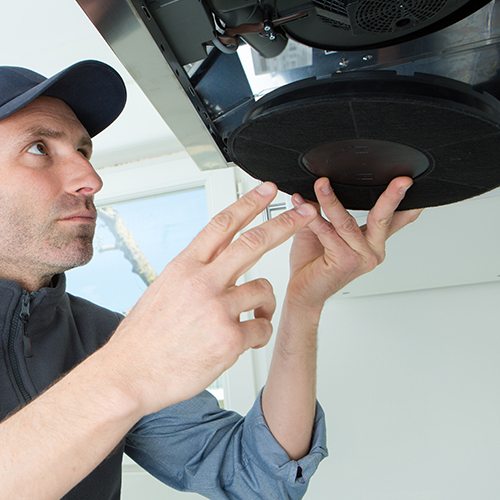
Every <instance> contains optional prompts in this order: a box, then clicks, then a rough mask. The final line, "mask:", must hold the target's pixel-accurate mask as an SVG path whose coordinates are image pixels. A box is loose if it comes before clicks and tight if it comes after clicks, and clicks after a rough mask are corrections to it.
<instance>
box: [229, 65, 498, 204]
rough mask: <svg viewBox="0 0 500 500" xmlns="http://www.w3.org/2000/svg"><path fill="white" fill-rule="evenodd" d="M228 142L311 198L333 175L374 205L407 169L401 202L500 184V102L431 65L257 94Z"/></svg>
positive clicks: (240, 156) (351, 199) (258, 170)
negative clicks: (429, 69)
mask: <svg viewBox="0 0 500 500" xmlns="http://www.w3.org/2000/svg"><path fill="white" fill-rule="evenodd" d="M228 148H229V152H230V155H231V157H232V159H233V161H234V162H235V163H236V164H237V165H239V166H240V167H241V168H243V169H244V170H245V171H247V172H248V173H249V174H250V175H252V176H253V177H255V178H257V179H260V180H262V181H266V180H269V181H273V182H275V183H276V184H277V185H278V187H279V189H281V190H282V191H284V192H286V193H289V194H293V193H295V192H298V193H300V194H301V195H302V196H303V197H304V198H306V199H309V200H315V199H316V197H315V194H314V190H313V184H314V181H315V180H316V179H317V178H319V177H322V176H326V177H329V179H330V181H331V183H332V186H333V188H334V190H335V192H336V194H337V196H338V197H339V199H340V200H341V202H342V203H343V204H344V206H345V207H346V208H349V209H353V210H369V209H371V208H372V207H373V205H374V204H375V202H376V200H377V199H378V197H379V196H380V194H381V193H382V192H383V191H384V189H385V188H386V186H387V184H388V183H389V182H390V181H391V179H393V178H394V177H397V176H400V175H407V176H410V177H412V178H413V179H414V185H413V187H412V188H411V189H410V190H409V191H408V193H407V195H406V197H405V199H404V200H403V202H402V203H401V205H400V207H399V210H406V209H411V208H423V207H431V206H438V205H445V204H448V203H454V202H456V201H460V200H464V199H466V198H471V197H473V196H477V195H479V194H482V193H484V192H486V191H489V190H491V189H494V188H496V187H498V186H500V166H499V165H498V164H499V160H498V157H499V153H500V102H499V101H497V100H496V99H495V98H494V97H492V96H490V95H489V94H480V93H479V92H476V91H474V90H473V89H472V87H470V86H469V85H467V84H465V83H461V82H458V81H456V80H450V79H447V78H442V77H437V76H433V75H427V74H418V73H416V74H415V75H414V76H399V75H397V74H396V73H394V72H392V71H372V72H354V73H347V74H345V73H344V74H340V75H334V76H333V77H331V78H329V79H324V80H315V79H309V80H302V81H301V82H297V83H293V84H290V85H286V86H284V87H281V88H280V89H278V90H275V91H274V92H271V93H270V94H267V95H266V96H265V97H263V98H262V99H260V100H259V101H257V102H256V103H255V105H254V107H253V108H252V109H251V110H250V111H249V113H248V114H247V116H246V117H245V119H244V121H243V124H242V125H240V126H239V127H238V128H237V129H236V130H234V131H233V132H232V134H231V135H230V136H229V140H228Z"/></svg>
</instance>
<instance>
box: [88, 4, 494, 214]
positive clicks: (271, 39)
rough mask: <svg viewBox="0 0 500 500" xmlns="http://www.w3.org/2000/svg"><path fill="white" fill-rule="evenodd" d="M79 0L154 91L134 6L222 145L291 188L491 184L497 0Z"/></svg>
mask: <svg viewBox="0 0 500 500" xmlns="http://www.w3.org/2000/svg"><path fill="white" fill-rule="evenodd" d="M78 1H79V3H80V5H81V6H82V7H83V8H84V10H85V11H86V12H87V14H88V15H89V17H90V18H91V19H92V20H93V22H94V24H96V26H97V28H98V29H99V30H100V31H101V33H102V34H103V35H104V37H105V38H106V39H107V40H108V42H109V43H110V45H111V46H112V47H113V48H114V49H115V51H116V52H117V54H118V56H119V57H120V59H121V60H122V62H123V63H124V65H125V66H126V67H127V68H128V69H129V70H131V72H132V73H133V74H134V75H135V76H136V80H137V81H138V83H139V85H141V86H142V87H143V88H144V89H145V92H146V94H148V89H150V87H149V85H148V83H149V82H148V65H147V59H148V53H147V52H141V50H138V49H134V50H133V51H131V50H130V49H125V48H124V47H125V44H124V43H123V41H124V40H128V39H129V38H130V40H132V38H133V37H137V40H139V39H140V38H139V37H138V28H137V25H138V21H140V26H141V28H142V30H143V32H147V33H148V34H149V36H150V38H151V37H152V38H153V39H154V41H155V42H156V46H157V47H159V49H160V50H161V53H162V55H163V57H164V58H165V59H166V60H167V62H168V63H169V65H170V67H171V68H172V70H173V72H174V74H175V75H176V78H177V79H178V81H179V82H180V84H181V85H182V87H183V88H184V90H185V95H186V96H188V98H189V99H190V101H191V103H192V105H193V108H194V109H196V111H197V113H198V115H199V117H200V118H201V119H202V120H203V122H204V123H205V125H206V127H207V129H208V130H209V132H210V136H211V137H212V138H213V140H214V141H215V143H216V144H217V146H218V148H219V150H220V151H221V152H222V154H223V156H224V157H225V159H226V160H227V161H232V162H234V163H235V164H237V165H239V166H240V167H242V168H243V169H244V170H246V171H247V172H249V173H250V174H251V175H252V176H254V177H256V178H257V179H260V180H272V181H274V182H276V183H277V185H278V186H279V188H280V189H281V190H283V191H285V192H288V193H293V192H299V193H301V194H302V195H303V196H304V197H306V198H308V199H314V192H313V189H312V186H313V183H314V180H315V179H317V178H318V177H319V176H328V177H329V178H330V179H331V181H332V184H333V187H334V189H335V191H336V193H337V195H338V196H339V198H340V199H341V201H342V202H343V203H344V205H345V206H346V207H347V208H351V209H363V210H364V209H369V208H371V207H372V206H373V204H374V202H375V200H376V199H377V197H378V196H379V194H380V193H381V192H382V191H383V190H384V188H385V187H386V186H387V184H388V182H389V181H390V180H391V179H392V178H393V177H395V176H397V175H409V176H411V177H413V179H414V187H413V188H412V189H411V190H410V192H409V193H408V195H407V197H406V198H405V200H404V202H403V204H402V205H401V207H400V208H401V209H409V208H415V207H425V206H436V205H442V204H447V203H452V202H455V201H459V200H462V199H466V198H469V197H472V196H476V195H478V194H481V193H484V192H486V191H489V190H491V189H493V188H495V187H497V186H499V185H500V168H498V167H497V157H498V152H499V151H500V147H499V144H500V102H499V101H498V100H497V98H498V97H500V28H499V25H500V23H499V22H498V21H499V19H498V18H499V9H498V7H497V5H500V2H499V0H496V1H493V2H488V1H485V0H474V1H465V0H385V1H384V0H312V1H309V2H308V1H307V0H273V1H271V0H144V1H143V0H111V1H110V2H109V3H107V5H105V6H103V5H98V3H96V2H94V1H92V0H78ZM131 26H134V28H133V29H132V28H131ZM143 34H144V33H141V36H142V35H143ZM140 40H142V38H141V39H140ZM143 46H144V47H146V44H143ZM127 47H131V45H130V44H127ZM147 47H151V45H150V44H149V45H147ZM238 47H239V48H238ZM249 47H251V48H252V50H251V51H250V52H252V55H251V57H250V63H249V62H248V58H247V59H245V57H244V51H248V50H250V49H249ZM144 50H146V49H144ZM147 50H151V48H148V49H147ZM299 52H300V53H304V54H306V55H305V56H304V57H303V58H302V60H301V62H299V63H298V64H292V65H290V64H288V63H289V62H290V60H291V59H294V58H295V59H297V58H296V55H297V53H299ZM287 54H288V55H287ZM290 54H292V55H291V56H290ZM287 57H288V59H286V58H287ZM295 59H294V60H295ZM252 61H253V63H252ZM249 64H250V66H252V64H253V67H249ZM139 66H140V68H141V69H140V71H135V73H134V70H136V69H137V68H138V67H139ZM257 67H258V68H257ZM155 70H156V68H153V67H151V75H152V76H151V79H152V80H153V79H154V81H155V82H156V81H157V73H156V72H155ZM156 91H157V86H156V88H155V89H154V92H156ZM485 91H487V92H488V93H485ZM167 97H168V96H167ZM167 97H166V98H167ZM152 102H153V103H154V99H153V98H152ZM158 109H159V111H160V113H161V114H162V116H163V117H164V119H165V120H166V121H167V123H169V125H171V124H173V123H175V120H176V117H171V116H168V114H167V113H164V112H162V111H161V110H160V108H159V107H158ZM171 128H173V129H174V128H175V127H173V126H172V125H171ZM181 141H182V138H181ZM188 150H189V148H188Z"/></svg>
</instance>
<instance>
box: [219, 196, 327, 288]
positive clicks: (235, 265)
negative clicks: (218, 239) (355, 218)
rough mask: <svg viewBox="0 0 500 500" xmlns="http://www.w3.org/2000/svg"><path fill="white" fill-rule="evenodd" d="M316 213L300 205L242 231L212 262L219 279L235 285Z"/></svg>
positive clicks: (305, 205)
mask: <svg viewBox="0 0 500 500" xmlns="http://www.w3.org/2000/svg"><path fill="white" fill-rule="evenodd" d="M317 216H318V212H317V211H316V209H315V208H314V207H313V206H312V205H310V204H303V205H300V206H298V207H296V208H294V209H292V210H288V211H286V212H283V213H282V214H280V215H278V217H274V218H273V219H271V220H269V221H267V222H265V223H264V224H261V225H260V226H257V227H255V228H252V229H250V230H248V231H246V232H244V233H243V234H242V235H241V236H240V237H239V238H238V239H237V240H236V241H234V242H233V243H232V244H231V245H230V246H229V247H228V248H226V250H224V252H223V253H222V254H221V255H220V256H219V257H218V259H217V262H216V263H214V265H216V266H217V272H218V275H219V277H220V279H221V280H222V281H223V282H224V283H227V284H234V283H235V282H236V280H237V279H238V278H239V277H240V276H241V275H242V274H244V273H245V272H246V271H248V270H249V269H250V268H251V267H252V266H253V265H254V264H255V263H256V262H258V261H259V259H260V258H261V257H262V256H263V255H264V254H265V253H266V252H268V251H269V250H272V249H273V248H275V247H277V246H278V245H281V244H282V243H283V242H285V241H286V240H287V239H288V238H290V237H291V236H293V235H294V234H295V233H297V232H298V231H300V230H301V229H302V228H303V227H305V226H307V225H308V224H309V223H310V222H311V221H312V220H313V219H314V218H315V217H317Z"/></svg>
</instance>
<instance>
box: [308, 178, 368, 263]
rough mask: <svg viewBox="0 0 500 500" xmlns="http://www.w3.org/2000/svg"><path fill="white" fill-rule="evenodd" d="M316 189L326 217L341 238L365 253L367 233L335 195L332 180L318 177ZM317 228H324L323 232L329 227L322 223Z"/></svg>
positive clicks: (353, 247)
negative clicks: (365, 233) (364, 232)
mask: <svg viewBox="0 0 500 500" xmlns="http://www.w3.org/2000/svg"><path fill="white" fill-rule="evenodd" d="M314 191H315V193H316V197H317V198H318V201H319V203H320V205H321V208H322V209H323V212H324V214H325V216H326V218H327V219H328V220H329V221H330V222H331V224H332V226H333V227H334V228H335V232H336V233H337V234H338V236H339V237H340V239H341V240H343V241H344V242H346V243H347V244H348V245H349V246H350V247H351V248H352V249H353V250H355V251H356V252H358V253H361V254H363V253H365V252H366V250H367V242H366V238H365V235H364V234H363V232H362V231H361V229H360V228H359V226H358V223H357V222H356V219H355V218H354V217H353V216H352V215H351V214H350V213H349V212H348V211H347V210H346V209H345V208H344V207H343V206H342V203H340V201H339V199H338V198H337V197H336V196H335V193H334V192H333V190H332V188H331V186H330V181H329V180H328V179H327V178H326V177H322V178H321V179H318V180H317V181H316V182H315V184H314ZM315 224H316V225H318V224H319V223H318V221H315ZM311 229H312V227H311ZM317 229H318V230H321V229H323V231H322V232H324V231H325V230H326V229H327V228H326V226H325V225H324V224H322V225H321V226H319V225H318V228H317ZM330 232H331V231H330Z"/></svg>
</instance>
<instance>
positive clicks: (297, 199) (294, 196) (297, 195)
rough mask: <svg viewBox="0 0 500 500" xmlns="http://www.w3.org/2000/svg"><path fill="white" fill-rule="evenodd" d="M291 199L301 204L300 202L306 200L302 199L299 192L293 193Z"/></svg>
mask: <svg viewBox="0 0 500 500" xmlns="http://www.w3.org/2000/svg"><path fill="white" fill-rule="evenodd" d="M293 200H294V201H295V202H297V203H299V204H302V203H305V202H306V200H304V198H302V196H300V194H299V193H295V194H294V195H293Z"/></svg>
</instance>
